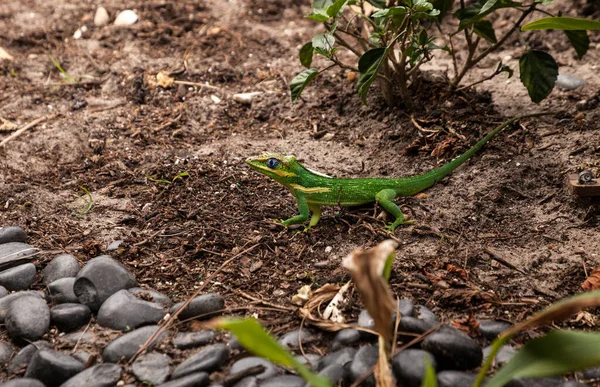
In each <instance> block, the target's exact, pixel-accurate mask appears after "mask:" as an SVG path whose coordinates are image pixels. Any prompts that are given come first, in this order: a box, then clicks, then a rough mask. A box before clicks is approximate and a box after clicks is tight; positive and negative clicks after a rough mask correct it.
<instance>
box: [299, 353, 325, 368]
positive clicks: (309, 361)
mask: <svg viewBox="0 0 600 387" xmlns="http://www.w3.org/2000/svg"><path fill="white" fill-rule="evenodd" d="M296 360H298V361H299V362H300V363H302V364H304V365H305V366H307V367H308V368H310V369H312V370H316V369H317V365H318V364H319V360H321V356H319V355H317V354H315V353H307V354H304V355H298V356H296Z"/></svg>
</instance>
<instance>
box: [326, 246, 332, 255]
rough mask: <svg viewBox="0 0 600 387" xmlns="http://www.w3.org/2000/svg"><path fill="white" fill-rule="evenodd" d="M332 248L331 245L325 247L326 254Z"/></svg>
mask: <svg viewBox="0 0 600 387" xmlns="http://www.w3.org/2000/svg"><path fill="white" fill-rule="evenodd" d="M331 250H333V247H331V246H327V247H325V254H329V253H331Z"/></svg>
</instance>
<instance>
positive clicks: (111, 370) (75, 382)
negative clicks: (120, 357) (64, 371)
mask: <svg viewBox="0 0 600 387" xmlns="http://www.w3.org/2000/svg"><path fill="white" fill-rule="evenodd" d="M121 372H123V369H122V368H121V367H119V366H118V365H116V364H110V363H102V364H97V365H95V366H93V367H90V368H87V369H85V370H83V371H82V372H80V373H78V374H77V375H75V376H73V377H72V378H71V379H69V380H67V381H66V382H65V383H64V384H63V385H61V386H60V387H81V386H85V387H114V386H115V385H117V382H118V381H119V379H121Z"/></svg>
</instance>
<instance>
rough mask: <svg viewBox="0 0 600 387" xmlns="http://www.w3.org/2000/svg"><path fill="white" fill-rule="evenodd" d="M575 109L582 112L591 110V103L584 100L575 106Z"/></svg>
mask: <svg viewBox="0 0 600 387" xmlns="http://www.w3.org/2000/svg"><path fill="white" fill-rule="evenodd" d="M575 109H577V111H579V112H582V111H585V110H588V109H589V103H588V101H587V100H586V99H582V100H581V101H578V102H577V103H576V104H575Z"/></svg>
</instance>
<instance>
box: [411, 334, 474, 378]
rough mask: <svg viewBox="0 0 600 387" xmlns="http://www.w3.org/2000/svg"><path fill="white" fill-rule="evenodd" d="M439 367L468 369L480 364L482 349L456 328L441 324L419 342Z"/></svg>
mask: <svg viewBox="0 0 600 387" xmlns="http://www.w3.org/2000/svg"><path fill="white" fill-rule="evenodd" d="M421 348H422V349H424V350H426V351H428V352H430V353H431V354H432V355H433V356H434V357H435V360H436V362H437V364H438V366H439V368H440V369H452V370H468V369H471V368H475V367H478V366H480V365H481V361H482V360H483V351H482V350H481V347H480V346H479V344H477V342H476V341H475V340H473V339H471V338H470V337H469V336H467V335H465V334H464V333H462V332H460V331H459V330H457V329H454V328H451V327H448V326H442V328H441V329H440V330H439V331H437V332H434V333H432V334H430V335H429V336H427V337H426V338H425V340H423V342H422V343H421Z"/></svg>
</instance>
